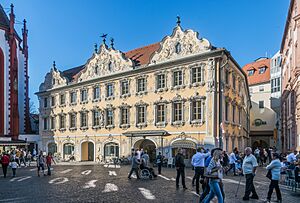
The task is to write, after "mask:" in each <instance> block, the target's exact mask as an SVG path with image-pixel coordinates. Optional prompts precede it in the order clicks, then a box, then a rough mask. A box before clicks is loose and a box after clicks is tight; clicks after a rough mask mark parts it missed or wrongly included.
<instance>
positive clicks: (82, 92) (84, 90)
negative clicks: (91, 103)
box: [80, 89, 87, 102]
mask: <svg viewBox="0 0 300 203" xmlns="http://www.w3.org/2000/svg"><path fill="white" fill-rule="evenodd" d="M80 97H81V98H80V99H81V102H85V101H87V90H86V89H83V90H81V92H80Z"/></svg>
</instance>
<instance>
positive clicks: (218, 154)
mask: <svg viewBox="0 0 300 203" xmlns="http://www.w3.org/2000/svg"><path fill="white" fill-rule="evenodd" d="M221 159H222V151H220V150H215V151H214V153H213V158H212V159H211V161H210V163H209V165H208V167H207V173H208V175H207V177H208V178H209V187H210V192H209V194H208V195H207V196H206V197H205V199H204V200H203V203H209V202H210V201H211V200H212V199H213V198H214V197H215V196H217V198H218V203H223V202H224V198H223V195H222V190H221V187H220V185H222V178H223V168H222V165H221Z"/></svg>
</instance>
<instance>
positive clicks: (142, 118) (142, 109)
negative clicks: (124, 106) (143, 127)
mask: <svg viewBox="0 0 300 203" xmlns="http://www.w3.org/2000/svg"><path fill="white" fill-rule="evenodd" d="M143 123H146V106H137V124H143Z"/></svg>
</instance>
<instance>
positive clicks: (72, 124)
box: [70, 113, 76, 128]
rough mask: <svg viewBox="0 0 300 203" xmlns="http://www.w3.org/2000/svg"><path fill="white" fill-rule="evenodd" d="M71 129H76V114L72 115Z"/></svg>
mask: <svg viewBox="0 0 300 203" xmlns="http://www.w3.org/2000/svg"><path fill="white" fill-rule="evenodd" d="M70 128H76V114H75V113H71V114H70Z"/></svg>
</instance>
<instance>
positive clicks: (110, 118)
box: [106, 109, 114, 126]
mask: <svg viewBox="0 0 300 203" xmlns="http://www.w3.org/2000/svg"><path fill="white" fill-rule="evenodd" d="M113 124H114V113H113V110H112V109H107V110H106V125H107V126H111V125H113Z"/></svg>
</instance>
